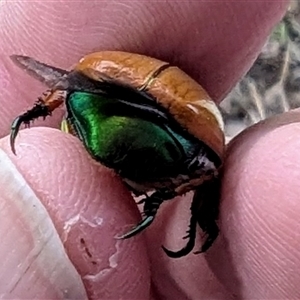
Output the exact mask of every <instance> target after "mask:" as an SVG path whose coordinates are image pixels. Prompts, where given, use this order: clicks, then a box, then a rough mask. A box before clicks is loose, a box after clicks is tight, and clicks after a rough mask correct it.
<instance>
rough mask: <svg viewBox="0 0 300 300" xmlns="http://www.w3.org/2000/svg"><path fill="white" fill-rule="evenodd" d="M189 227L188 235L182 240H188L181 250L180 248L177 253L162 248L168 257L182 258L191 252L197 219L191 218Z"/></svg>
mask: <svg viewBox="0 0 300 300" xmlns="http://www.w3.org/2000/svg"><path fill="white" fill-rule="evenodd" d="M189 227H190V230H189V234H188V235H187V236H185V237H184V238H188V239H189V240H188V242H187V243H186V245H185V246H184V247H183V248H181V249H180V250H178V251H171V250H169V249H167V248H166V247H164V246H162V248H163V250H164V251H165V253H166V254H167V255H168V256H169V257H171V258H180V257H182V256H185V255H187V254H189V253H190V252H191V251H192V250H193V248H194V246H195V240H196V227H197V219H196V218H195V216H193V215H192V216H191V220H190V225H189Z"/></svg>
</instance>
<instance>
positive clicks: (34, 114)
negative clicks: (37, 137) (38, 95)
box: [10, 99, 51, 155]
mask: <svg viewBox="0 0 300 300" xmlns="http://www.w3.org/2000/svg"><path fill="white" fill-rule="evenodd" d="M49 115H51V111H50V110H49V107H48V106H47V105H46V104H45V103H44V102H43V101H42V100H41V99H39V100H38V102H37V103H36V104H35V105H34V107H33V108H31V109H30V110H28V111H27V112H25V113H24V114H22V115H20V116H18V117H16V118H15V119H14V121H13V122H12V124H11V131H10V147H11V150H12V152H13V153H14V154H15V155H16V149H15V140H16V137H17V135H18V133H19V130H20V127H21V125H22V124H25V126H29V124H30V122H32V121H33V120H35V119H37V118H38V117H43V118H46V117H47V116H49Z"/></svg>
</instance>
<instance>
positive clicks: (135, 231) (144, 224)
mask: <svg viewBox="0 0 300 300" xmlns="http://www.w3.org/2000/svg"><path fill="white" fill-rule="evenodd" d="M153 220H154V216H148V217H146V218H145V219H144V220H142V221H141V222H140V223H138V224H137V225H136V226H135V227H133V228H132V229H131V230H130V231H128V232H127V233H125V234H123V235H121V236H119V237H117V239H120V240H121V239H128V238H130V237H132V236H134V235H136V234H138V233H139V232H141V231H143V230H144V229H145V228H146V227H148V226H149V225H150V224H151V223H152V222H153Z"/></svg>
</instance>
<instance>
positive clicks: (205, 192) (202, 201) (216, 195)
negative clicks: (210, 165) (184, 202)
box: [192, 178, 221, 253]
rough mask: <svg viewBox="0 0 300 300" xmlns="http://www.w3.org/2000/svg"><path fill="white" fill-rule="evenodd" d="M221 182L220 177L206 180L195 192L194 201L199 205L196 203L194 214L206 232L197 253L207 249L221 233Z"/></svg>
mask: <svg viewBox="0 0 300 300" xmlns="http://www.w3.org/2000/svg"><path fill="white" fill-rule="evenodd" d="M220 183H221V182H220V178H215V179H214V180H212V181H208V182H205V183H204V184H203V185H202V186H200V187H199V188H198V189H197V190H196V192H195V195H194V199H193V201H195V203H198V205H195V210H194V211H192V214H194V215H195V216H196V217H197V222H198V224H199V226H200V228H201V229H202V230H203V232H204V233H205V234H206V239H205V241H204V243H203V245H202V247H201V249H200V250H199V251H197V252H195V253H203V252H205V251H207V250H208V249H209V248H210V247H211V245H212V244H213V242H214V241H215V239H216V238H217V236H218V234H219V227H218V225H217V222H216V221H217V219H218V216H219V200H220Z"/></svg>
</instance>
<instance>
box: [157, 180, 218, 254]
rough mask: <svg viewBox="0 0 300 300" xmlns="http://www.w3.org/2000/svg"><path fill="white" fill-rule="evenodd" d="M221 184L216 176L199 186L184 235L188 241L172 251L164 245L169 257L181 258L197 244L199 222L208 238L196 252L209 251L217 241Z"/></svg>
mask: <svg viewBox="0 0 300 300" xmlns="http://www.w3.org/2000/svg"><path fill="white" fill-rule="evenodd" d="M219 184H220V181H219V179H218V178H215V179H214V180H212V181H211V182H210V181H207V182H204V183H203V184H202V185H201V186H199V187H198V189H197V190H196V192H195V195H194V197H193V200H192V205H191V219H190V225H189V230H188V231H187V233H188V234H187V236H185V237H184V239H188V242H187V243H186V245H185V246H184V247H183V248H182V249H180V250H179V251H170V250H168V249H167V248H165V247H164V246H163V247H162V248H163V250H164V251H165V252H166V254H167V255H168V256H169V257H172V258H180V257H182V256H185V255H187V254H189V253H190V252H191V251H192V250H193V248H194V246H195V239H196V231H197V230H196V229H197V228H196V225H197V223H198V224H199V226H200V228H201V229H202V230H203V231H204V232H205V234H206V235H207V238H206V240H205V242H204V244H203V245H202V247H201V249H200V251H197V252H195V254H198V253H202V252H205V251H207V250H208V249H209V248H210V246H211V245H212V243H213V242H214V241H215V239H216V238H217V236H218V234H219V228H218V225H217V223H216V219H217V218H218V212H219V211H218V207H219V197H220V195H219V188H220V186H219Z"/></svg>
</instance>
